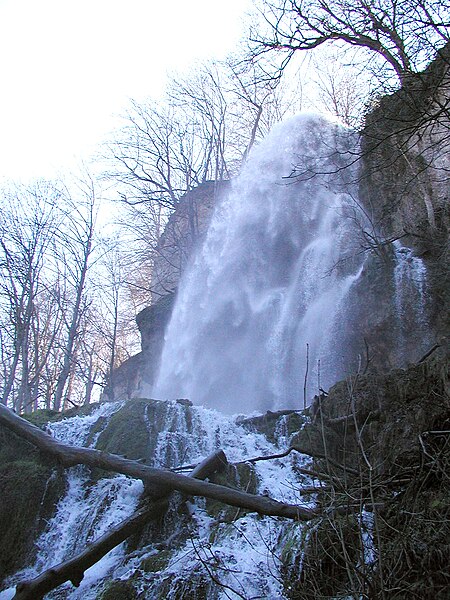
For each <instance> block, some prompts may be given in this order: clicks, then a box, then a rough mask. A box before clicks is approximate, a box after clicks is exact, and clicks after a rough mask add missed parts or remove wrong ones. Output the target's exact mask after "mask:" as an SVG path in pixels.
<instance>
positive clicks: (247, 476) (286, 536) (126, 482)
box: [0, 400, 314, 600]
mask: <svg viewBox="0 0 450 600" xmlns="http://www.w3.org/2000/svg"><path fill="white" fill-rule="evenodd" d="M139 406H140V407H141V408H140V409H139V410H141V411H142V418H143V420H144V421H145V422H146V423H145V425H146V429H147V435H148V440H149V441H152V440H153V441H154V442H155V443H154V444H149V446H152V447H153V450H152V452H151V454H152V457H153V460H150V459H147V457H145V459H146V462H153V464H155V465H158V466H163V467H164V466H165V467H167V466H180V464H192V463H194V464H195V463H198V462H199V461H201V460H203V458H205V457H206V456H208V455H210V454H211V453H212V452H214V451H216V450H218V449H219V448H221V449H223V450H224V451H225V454H226V456H227V458H228V460H229V461H230V462H233V463H239V462H240V461H245V460H248V459H249V458H254V457H257V456H261V455H273V454H276V453H279V452H280V451H283V450H285V449H286V448H287V447H289V445H290V443H291V437H292V435H295V432H296V431H297V430H298V429H300V428H301V427H302V425H303V424H304V423H305V417H304V416H302V415H300V414H297V413H292V414H291V415H286V414H282V415H280V416H278V417H277V416H276V415H273V416H272V419H273V423H272V426H267V425H266V426H265V427H264V426H261V424H259V425H258V423H255V424H253V423H252V422H250V423H248V422H246V421H242V422H236V421H235V420H234V419H233V418H231V417H229V416H227V415H224V414H223V413H219V412H217V411H215V410H213V409H208V408H204V407H195V406H191V405H190V403H186V402H156V401H152V400H149V401H141V402H140V403H136V405H135V408H134V410H135V411H137V410H138V407H139ZM126 410H127V405H126V404H121V403H116V404H109V403H106V404H104V405H102V406H100V408H99V409H98V410H96V411H95V412H93V413H92V414H91V415H90V416H86V417H74V418H71V419H66V420H64V421H62V422H60V423H54V424H51V425H50V427H51V429H52V434H53V435H54V436H55V437H57V438H58V439H60V440H61V441H65V442H67V441H69V440H70V441H71V442H72V443H76V444H77V445H81V444H83V445H91V446H92V445H94V444H95V437H94V436H93V435H92V434H93V432H97V433H98V432H99V430H100V429H103V430H104V431H106V432H107V431H108V429H107V428H108V419H109V418H110V417H111V415H113V414H114V418H115V419H116V423H117V418H125V419H126V418H127V417H126V415H127V414H128V416H129V412H128V413H127V412H126ZM121 411H122V412H121ZM121 415H123V416H122V417H121ZM150 415H152V417H151V418H150ZM289 419H293V420H292V421H291V422H290V426H289ZM147 420H148V422H147ZM250 421H251V420H250ZM112 429H113V430H114V424H112ZM261 429H262V430H266V429H267V432H266V433H269V436H270V434H271V433H272V434H273V435H274V437H273V441H269V439H268V438H267V437H266V435H265V434H263V433H261V431H260V430H261ZM289 430H290V431H293V432H294V433H293V434H291V435H290V434H289ZM143 458H144V457H143ZM308 462H309V459H308V458H307V457H305V456H303V455H301V454H298V453H292V454H290V455H289V456H287V457H286V456H285V457H283V458H282V459H276V460H270V461H262V462H259V463H256V465H254V466H250V465H249V464H245V465H244V464H241V467H240V468H239V467H238V466H236V467H235V469H234V472H235V478H236V481H235V483H234V484H233V481H229V483H230V484H231V485H236V486H237V487H241V488H242V489H246V490H247V491H250V493H258V494H267V495H270V496H271V497H272V498H275V499H277V500H280V501H285V502H289V503H296V504H298V503H301V504H303V505H306V506H308V505H309V506H313V505H314V501H313V499H312V498H311V499H309V500H307V499H306V498H302V497H301V496H302V492H301V487H302V486H305V485H306V486H308V487H309V486H311V485H313V481H312V480H311V479H310V477H309V475H307V474H304V473H302V472H301V468H302V467H303V468H304V467H307V465H308ZM188 470H189V469H188ZM230 472H233V469H231V471H230ZM227 476H228V477H229V476H230V475H229V474H228V475H227ZM67 484H68V485H67V490H66V493H65V495H64V496H63V497H62V498H61V500H60V501H59V503H58V505H57V507H56V511H55V514H54V516H53V518H52V519H50V520H49V522H48V525H47V527H46V529H45V531H44V532H43V534H42V535H41V536H40V537H39V538H38V540H37V542H36V545H37V556H36V560H35V561H34V563H33V564H32V565H31V566H29V567H27V568H26V569H23V570H21V571H20V572H18V573H16V574H15V575H14V576H12V577H10V578H9V579H8V580H7V582H6V585H7V586H9V587H8V589H6V590H3V591H0V598H1V599H2V600H11V598H12V597H13V595H14V592H15V590H14V585H15V584H17V582H18V581H21V580H24V579H29V578H32V577H35V576H36V575H37V574H39V573H41V572H42V571H44V570H46V569H49V568H50V567H51V566H53V565H55V564H57V563H58V562H60V561H62V560H66V559H68V558H71V557H73V556H74V555H76V554H77V553H78V552H80V551H81V550H83V549H84V548H85V547H86V545H87V544H88V543H89V542H91V541H93V540H95V539H97V538H98V537H99V536H101V535H102V534H103V533H104V532H105V531H107V530H108V529H109V528H110V527H111V526H114V525H115V524H117V523H118V522H119V521H121V520H123V519H125V518H127V517H128V516H129V515H130V514H131V513H132V512H133V511H134V510H135V509H136V506H137V504H138V500H139V497H140V495H141V493H142V491H143V485H142V482H141V481H136V480H134V479H130V478H128V477H124V476H123V475H118V476H115V477H109V476H108V477H105V478H101V479H99V480H96V478H95V477H94V478H93V479H92V478H90V477H89V470H88V469H85V468H83V467H72V468H70V469H69V470H68V477H67ZM185 500H186V499H185ZM180 502H181V505H183V504H184V502H182V499H181V497H180V496H178V495H176V494H174V495H173V496H172V500H171V503H170V505H169V508H168V511H167V513H166V517H165V520H164V525H163V526H158V525H156V526H155V528H153V529H152V530H151V534H150V535H149V536H147V538H145V537H144V538H143V540H144V541H143V542H141V543H140V544H139V546H138V547H137V548H133V546H132V547H131V549H130V548H128V549H127V547H126V545H124V544H121V545H120V546H118V547H117V548H115V549H113V550H111V551H110V552H109V553H108V554H107V555H106V556H104V557H103V558H102V559H101V560H100V561H99V562H98V563H96V564H95V565H93V566H92V567H91V568H90V569H88V570H87V571H86V573H85V576H84V578H83V580H82V582H81V585H80V587H79V588H75V587H74V586H73V585H72V584H70V583H65V584H63V585H62V586H60V587H59V588H57V589H56V590H54V591H52V592H50V593H49V594H47V595H46V596H45V598H46V600H62V599H63V598H64V599H65V600H95V599H96V598H99V597H101V595H102V592H103V590H104V587H105V585H107V584H108V582H111V581H119V580H122V581H131V582H132V583H133V586H134V587H135V589H136V591H137V592H136V593H138V592H139V594H140V596H139V597H142V598H149V599H155V600H156V599H158V598H163V597H164V598H173V599H175V598H189V597H197V595H196V591H197V588H198V589H200V590H201V589H204V587H205V586H211V594H210V595H209V596H208V597H211V598H216V599H217V600H219V599H222V598H223V599H225V598H237V597H245V598H255V597H266V598H285V595H284V591H283V577H284V575H283V572H282V562H281V560H280V555H281V552H282V550H283V548H284V546H285V544H286V543H288V540H291V538H292V536H297V537H298V540H299V544H300V539H301V536H302V533H301V532H302V529H303V527H304V525H303V524H302V523H294V524H293V523H291V522H290V521H288V520H286V521H279V520H274V519H271V518H261V517H260V516H259V515H257V514H248V513H247V511H240V510H239V509H237V508H236V507H226V506H223V505H220V504H219V505H217V503H214V501H208V500H205V499H202V498H192V499H189V500H188V501H187V502H186V507H187V510H186V509H184V510H183V511H181V510H180ZM183 514H185V515H186V517H185V518H183ZM289 543H291V542H289ZM299 547H300V546H299ZM209 573H213V575H214V581H213V578H212V577H211V576H210V574H209ZM218 582H219V583H218ZM233 590H234V591H233Z"/></svg>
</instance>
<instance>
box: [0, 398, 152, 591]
mask: <svg viewBox="0 0 450 600" xmlns="http://www.w3.org/2000/svg"><path fill="white" fill-rule="evenodd" d="M121 406H122V403H120V402H115V403H104V404H102V405H100V407H99V408H98V409H96V410H94V411H93V412H92V413H91V414H90V415H87V416H75V417H73V418H69V419H64V420H63V421H59V422H56V423H49V424H48V426H47V430H48V432H49V433H50V434H51V435H52V436H53V437H55V438H56V439H58V440H60V441H62V442H64V443H65V444H68V445H74V446H91V447H93V446H95V443H96V440H97V438H98V436H99V435H100V432H101V430H102V428H104V427H106V425H107V422H108V419H109V418H110V416H111V415H112V414H113V413H114V412H116V411H117V410H119V409H120V407H121ZM100 423H101V424H102V427H99V424H100ZM94 426H96V429H97V431H96V433H95V434H92V429H93V427H94ZM142 490H143V485H142V482H141V481H136V480H133V479H129V478H127V477H125V476H123V475H118V476H115V477H109V478H107V479H101V480H100V481H99V482H98V483H97V484H96V485H92V482H91V481H90V478H89V471H88V469H85V468H84V467H81V466H77V467H72V468H70V469H69V470H68V471H67V490H66V493H65V495H64V496H63V497H62V498H61V500H60V501H59V503H58V505H57V507H56V510H55V514H54V516H53V518H52V519H51V520H50V521H49V522H48V524H47V527H46V529H45V531H44V532H43V533H42V535H41V536H40V537H39V538H38V540H37V541H36V549H37V553H36V559H35V561H34V564H33V565H31V566H30V567H27V568H25V569H23V570H22V571H20V572H18V573H16V574H15V575H14V576H13V577H11V578H10V580H9V585H12V584H15V583H16V582H17V581H21V580H23V579H31V578H34V577H36V576H37V575H38V574H39V573H41V572H42V571H45V570H46V569H49V568H50V567H52V566H54V565H56V564H58V563H60V562H62V561H64V560H67V559H69V558H72V557H73V556H74V555H75V554H77V553H78V552H80V551H81V550H83V549H84V548H85V547H86V545H87V544H88V543H89V542H91V541H92V540H94V539H96V538H98V537H100V536H101V535H103V534H104V533H106V532H107V531H108V529H109V528H110V527H112V526H114V525H115V524H116V523H118V522H119V521H121V520H122V519H125V518H126V517H127V516H129V515H130V514H131V513H132V512H133V510H134V508H135V507H136V505H137V502H138V500H139V496H140V495H141V493H142ZM122 554H123V547H122V546H119V547H117V548H115V549H114V550H112V551H111V552H110V553H109V554H108V555H106V556H105V557H103V558H102V559H101V560H100V561H99V562H98V563H96V564H95V565H94V566H93V567H91V568H90V569H88V570H87V571H86V574H85V577H84V579H83V581H82V584H81V586H80V587H79V588H78V589H77V590H73V586H72V585H71V584H66V585H65V586H63V588H60V590H59V591H58V592H55V594H56V595H54V594H53V593H51V594H48V595H47V596H46V598H48V599H50V598H61V597H63V598H68V597H70V598H73V599H74V600H75V599H78V598H80V599H81V598H83V599H84V598H85V597H86V590H88V589H90V588H91V587H92V585H93V584H94V583H95V582H96V581H97V580H99V579H101V577H102V576H104V575H105V574H106V573H107V572H108V570H109V569H110V568H111V565H112V564H114V562H115V561H117V560H118V557H120V556H121V555H122ZM61 590H63V591H61ZM61 594H63V595H61ZM13 595H14V590H13V589H12V588H10V589H9V590H6V591H5V592H0V598H2V600H3V599H4V600H6V599H9V598H12V597H13ZM94 597H95V596H94Z"/></svg>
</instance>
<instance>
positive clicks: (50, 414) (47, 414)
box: [22, 408, 62, 427]
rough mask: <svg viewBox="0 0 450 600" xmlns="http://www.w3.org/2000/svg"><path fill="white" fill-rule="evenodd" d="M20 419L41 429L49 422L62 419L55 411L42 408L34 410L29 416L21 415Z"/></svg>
mask: <svg viewBox="0 0 450 600" xmlns="http://www.w3.org/2000/svg"><path fill="white" fill-rule="evenodd" d="M22 417H23V418H24V419H26V420H27V421H29V422H30V423H33V425H36V426H37V427H42V426H43V425H45V424H46V423H48V422H49V421H58V420H60V419H61V418H62V415H61V413H59V412H57V411H56V410H50V409H47V408H43V409H40V410H36V411H34V412H32V413H31V414H29V415H22Z"/></svg>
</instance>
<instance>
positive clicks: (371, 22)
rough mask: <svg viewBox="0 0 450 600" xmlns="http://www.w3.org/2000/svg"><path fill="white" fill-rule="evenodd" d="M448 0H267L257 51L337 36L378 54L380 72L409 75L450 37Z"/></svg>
mask: <svg viewBox="0 0 450 600" xmlns="http://www.w3.org/2000/svg"><path fill="white" fill-rule="evenodd" d="M449 8H450V5H449V2H448V0H443V1H438V0H403V1H402V2H399V1H398V0H283V1H281V0H262V3H261V9H260V11H261V14H262V20H263V22H264V23H265V24H266V26H267V30H266V32H263V34H262V35H261V34H260V33H259V31H258V30H255V31H253V32H252V34H251V37H252V40H253V44H254V46H253V53H254V54H255V55H262V54H265V53H267V52H270V51H272V50H276V51H282V52H284V55H285V59H284V63H283V64H284V65H285V64H286V63H287V62H289V60H290V59H291V58H292V56H293V55H294V53H295V52H297V51H298V50H312V49H314V48H317V47H318V46H321V45H322V44H325V43H328V42H332V43H340V44H341V45H343V46H342V47H345V46H352V47H354V48H359V49H362V50H363V51H365V52H366V59H365V60H366V62H367V61H368V57H370V56H372V57H373V58H375V59H378V60H376V61H375V64H374V69H375V70H376V72H377V77H378V79H379V80H380V79H381V80H383V81H385V80H386V77H389V73H394V74H395V76H396V78H397V79H398V81H399V82H400V83H401V84H403V83H404V81H405V79H406V78H407V77H408V76H409V75H410V74H411V73H414V72H417V71H418V70H420V69H421V68H423V67H424V66H425V64H426V63H427V62H429V61H430V60H431V58H432V57H434V55H435V53H436V49H437V48H439V47H442V46H443V45H444V44H445V43H447V42H448V41H449V39H450V21H449Z"/></svg>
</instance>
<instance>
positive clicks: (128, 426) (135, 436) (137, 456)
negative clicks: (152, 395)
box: [96, 399, 150, 460]
mask: <svg viewBox="0 0 450 600" xmlns="http://www.w3.org/2000/svg"><path fill="white" fill-rule="evenodd" d="M148 403H149V401H148V400H143V399H137V400H130V401H129V402H127V403H126V404H125V405H124V406H123V407H122V408H121V409H120V410H118V411H117V412H116V413H114V414H113V415H112V416H111V418H110V419H109V422H108V425H107V426H106V428H105V429H104V430H103V431H102V433H101V434H100V435H99V438H98V440H97V445H96V447H97V448H98V449H99V450H103V451H105V452H110V453H111V454H119V455H121V456H126V457H127V458H129V459H131V460H142V459H144V460H145V459H148V456H149V443H150V442H149V435H148V431H147V428H146V424H145V417H144V411H145V408H146V406H147V404H148Z"/></svg>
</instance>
